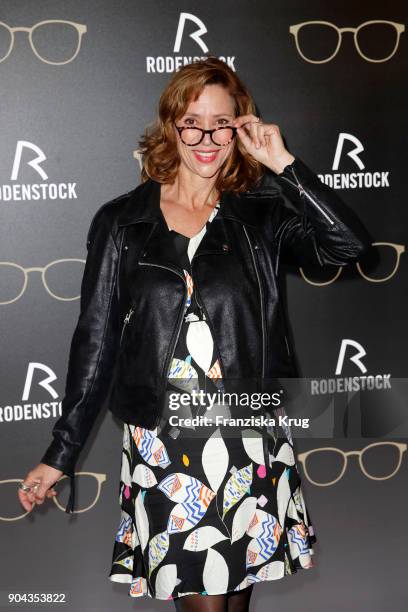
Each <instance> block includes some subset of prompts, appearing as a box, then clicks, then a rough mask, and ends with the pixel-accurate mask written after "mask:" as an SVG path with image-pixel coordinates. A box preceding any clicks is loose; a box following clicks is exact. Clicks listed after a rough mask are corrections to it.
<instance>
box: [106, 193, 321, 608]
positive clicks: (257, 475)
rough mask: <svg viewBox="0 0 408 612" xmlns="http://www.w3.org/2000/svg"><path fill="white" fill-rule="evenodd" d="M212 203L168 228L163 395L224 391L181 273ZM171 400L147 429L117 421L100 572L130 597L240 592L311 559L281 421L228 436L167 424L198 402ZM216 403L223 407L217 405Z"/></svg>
mask: <svg viewBox="0 0 408 612" xmlns="http://www.w3.org/2000/svg"><path fill="white" fill-rule="evenodd" d="M218 208H219V204H218V205H217V206H216V207H215V208H214V209H213V211H212V213H211V215H210V218H209V219H208V221H207V223H206V224H205V226H204V227H203V228H202V230H201V231H200V232H199V233H198V234H196V235H195V236H193V237H192V238H188V237H186V236H184V235H183V234H180V233H178V232H175V231H173V230H170V228H169V231H172V233H173V236H174V244H175V247H176V249H177V251H178V253H179V256H180V263H181V264H182V268H183V271H184V275H185V279H186V282H187V287H188V299H187V302H186V306H185V312H184V321H183V324H182V327H181V331H180V335H179V338H178V341H177V345H176V348H175V352H174V355H173V360H172V363H171V367H170V373H169V378H168V387H167V389H168V394H171V393H174V392H180V391H181V392H183V393H185V392H186V391H187V392H189V393H190V394H192V392H193V390H195V391H196V392H199V390H200V389H202V390H205V392H207V393H210V392H212V391H214V390H215V391H216V390H219V389H222V388H223V387H222V376H221V369H220V360H219V355H218V353H217V347H216V346H215V344H214V342H213V338H212V335H211V330H210V327H209V325H208V324H207V321H206V317H205V313H204V312H203V310H202V309H201V308H200V305H199V301H198V299H197V296H195V295H194V281H193V278H192V272H191V259H192V257H193V255H194V253H195V250H196V249H197V247H198V245H199V243H200V241H201V239H202V238H203V236H204V234H205V232H206V231H207V230H208V229H209V227H210V223H211V222H212V220H213V219H214V217H215V215H216V214H217V212H218ZM169 405H170V404H167V413H166V410H165V414H164V416H163V420H162V423H163V425H162V424H161V425H159V426H158V427H156V429H154V430H149V429H145V428H143V427H138V426H135V425H132V424H129V423H124V429H123V449H122V464H121V476H120V486H119V504H120V509H121V513H120V522H119V526H118V529H117V533H116V537H115V542H114V548H113V555H112V564H111V570H110V574H109V578H110V580H112V581H114V582H122V583H126V584H127V585H128V589H129V590H128V595H129V596H130V597H142V596H148V597H151V598H156V599H162V600H172V599H176V598H178V597H183V596H185V595H190V594H197V593H199V594H202V595H215V594H220V593H227V592H230V591H239V590H241V589H244V588H246V587H248V586H250V585H251V584H253V583H256V582H262V581H270V580H276V579H279V578H282V577H283V576H286V575H289V574H294V573H296V572H297V570H299V569H302V568H310V567H313V561H312V555H313V552H314V551H313V544H314V542H315V541H316V536H315V534H314V530H313V526H312V524H311V520H310V515H309V513H308V510H307V508H306V505H305V501H304V498H303V494H302V488H301V480H300V476H299V472H298V468H297V464H296V461H295V456H294V448H293V440H292V435H291V430H290V428H289V427H286V425H282V426H280V425H279V426H278V425H274V426H273V427H271V428H269V427H268V428H267V431H265V430H262V429H261V428H255V427H254V428H251V429H242V430H239V435H235V436H228V435H226V433H227V427H226V426H215V423H214V424H213V425H211V426H209V425H202V426H198V425H197V426H195V427H191V426H190V427H181V426H175V425H171V424H170V422H169V417H170V416H172V415H174V414H177V417H178V418H179V417H184V416H189V417H195V416H199V413H203V407H202V406H201V407H200V405H199V407H198V408H197V405H196V404H194V403H193V402H190V404H188V405H187V406H183V407H182V406H180V407H179V408H180V409H179V410H178V411H177V412H172V411H171V410H170V408H169V407H168V406H169ZM204 408H205V407H204ZM215 409H216V406H214V407H213V408H212V411H213V412H214V410H215ZM218 409H219V410H221V411H222V413H223V414H225V410H226V407H225V405H222V406H218ZM227 409H228V407H227ZM180 410H181V413H180ZM204 412H205V409H204ZM273 412H274V413H275V417H276V418H277V417H278V416H279V415H280V414H281V415H285V414H286V413H285V411H284V409H283V408H282V407H279V408H278V409H277V410H274V411H273ZM272 416H273V415H272ZM277 422H278V421H277Z"/></svg>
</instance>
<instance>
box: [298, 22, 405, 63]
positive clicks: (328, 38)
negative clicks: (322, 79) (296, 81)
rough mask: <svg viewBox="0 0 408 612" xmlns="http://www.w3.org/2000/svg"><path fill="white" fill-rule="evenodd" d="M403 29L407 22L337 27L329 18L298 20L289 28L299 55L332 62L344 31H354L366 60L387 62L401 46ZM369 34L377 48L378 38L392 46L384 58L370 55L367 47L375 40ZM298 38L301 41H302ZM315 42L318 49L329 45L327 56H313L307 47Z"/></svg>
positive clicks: (318, 60) (318, 61)
mask: <svg viewBox="0 0 408 612" xmlns="http://www.w3.org/2000/svg"><path fill="white" fill-rule="evenodd" d="M404 31H405V25H404V24H403V23H396V22H395V21H387V20H384V19H372V20H370V21H365V22H364V23H361V24H360V25H359V26H358V27H356V28H338V27H337V26H336V25H335V24H334V23H331V22H330V21H304V22H303V23H297V24H295V25H291V26H290V27H289V32H290V34H292V35H293V36H294V38H295V44H296V48H297V50H298V53H299V55H300V56H301V57H302V58H303V59H304V60H305V61H306V62H310V63H311V64H324V63H326V62H330V61H331V60H332V59H333V58H334V57H335V56H336V55H337V53H338V52H339V49H340V45H341V42H342V36H343V33H344V32H352V33H353V40H354V44H355V47H356V49H357V51H358V53H359V54H360V56H361V57H362V58H363V59H365V60H366V61H367V62H374V63H379V62H387V61H388V60H389V59H390V58H391V57H392V56H393V55H394V54H395V52H396V50H397V48H398V45H399V41H400V36H401V34H402V32H404ZM370 36H371V37H372V38H373V39H374V40H375V46H376V47H378V42H379V41H384V42H387V43H389V48H388V49H387V53H384V57H380V58H378V57H377V58H375V57H372V56H370V53H369V51H368V49H367V48H366V47H367V46H368V44H370V42H371V43H372V41H369V40H368V38H369V37H370ZM386 38H389V40H386ZM299 39H302V40H301V41H300V40H299ZM316 43H317V44H319V46H320V49H319V51H320V50H321V48H322V47H323V46H324V45H326V47H327V49H326V53H327V56H325V57H324V58H323V59H314V58H312V57H310V56H308V53H307V52H305V47H307V46H308V45H309V46H310V45H312V44H313V45H315V44H316ZM333 49H334V50H333ZM390 49H391V50H390ZM308 51H310V49H308Z"/></svg>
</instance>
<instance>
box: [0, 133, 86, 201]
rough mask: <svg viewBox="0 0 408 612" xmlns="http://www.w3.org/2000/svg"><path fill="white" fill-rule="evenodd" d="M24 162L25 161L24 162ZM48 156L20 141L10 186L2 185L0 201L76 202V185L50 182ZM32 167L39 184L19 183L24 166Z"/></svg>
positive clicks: (28, 143)
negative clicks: (46, 165) (47, 166)
mask: <svg viewBox="0 0 408 612" xmlns="http://www.w3.org/2000/svg"><path fill="white" fill-rule="evenodd" d="M23 160H24V161H23ZM46 160H47V156H46V155H45V153H44V151H43V150H42V149H40V147H39V146H38V145H36V144H34V143H32V142H29V141H28V140H19V141H18V142H17V145H16V151H15V154H14V161H13V167H12V170H11V175H10V184H3V185H0V200H1V201H3V202H14V201H19V200H75V199H77V197H78V196H77V193H76V185H77V184H76V183H74V182H72V181H70V182H61V183H59V182H58V183H57V182H49V181H48V174H47V173H46V171H45V169H44V166H45V162H46ZM24 165H26V166H30V168H32V170H34V171H35V172H36V173H37V174H38V176H39V177H40V182H38V183H22V182H18V178H19V176H20V174H21V172H22V168H23V166H24Z"/></svg>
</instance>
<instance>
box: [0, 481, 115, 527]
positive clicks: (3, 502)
mask: <svg viewBox="0 0 408 612" xmlns="http://www.w3.org/2000/svg"><path fill="white" fill-rule="evenodd" d="M75 477H76V481H77V482H76V485H75V486H76V487H77V493H76V498H77V499H78V500H79V501H80V504H81V507H80V508H79V509H78V510H74V513H75V514H79V513H81V512H87V511H88V510H90V509H91V508H93V507H94V506H95V504H96V503H97V502H98V500H99V498H100V495H101V489H102V485H103V483H104V482H106V474H100V473H98V472H75ZM68 478H69V477H68V476H67V475H66V474H63V475H62V476H61V478H59V479H58V480H57V482H56V483H55V485H54V489H55V491H56V492H57V495H54V496H52V497H51V498H50V499H52V501H53V502H54V504H55V505H56V506H57V508H58V510H61V512H65V508H66V505H67V499H68V495H69V493H70V486H69V481H68ZM20 482H22V480H21V478H9V479H7V480H0V508H1V514H0V521H19V520H21V519H23V518H24V517H25V516H27V514H30V512H32V510H33V508H32V509H31V510H27V511H24V512H23V513H21V504H20V502H19V499H18V497H17V496H16V494H15V487H16V484H17V483H20ZM61 482H62V484H60V483H61ZM1 485H3V486H1ZM7 485H9V486H7ZM77 505H79V504H77ZM16 506H17V507H16ZM34 507H35V506H34Z"/></svg>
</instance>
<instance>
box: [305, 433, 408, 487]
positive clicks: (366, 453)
mask: <svg viewBox="0 0 408 612" xmlns="http://www.w3.org/2000/svg"><path fill="white" fill-rule="evenodd" d="M407 447H408V445H407V444H406V443H405V442H373V443H372V444H369V445H368V446H366V447H364V448H363V449H361V450H351V451H346V452H345V451H343V450H341V449H340V448H336V447H334V446H324V447H322V448H314V449H312V450H309V451H306V452H304V453H299V454H298V460H299V461H300V462H301V464H302V466H303V470H304V472H305V475H306V478H307V479H308V480H309V482H311V483H313V484H314V485H316V486H318V487H329V486H331V485H333V484H335V483H336V482H338V481H339V480H340V479H341V478H342V477H343V475H344V473H345V471H346V468H347V462H348V458H349V457H352V456H354V455H355V456H356V457H358V462H359V465H360V468H361V471H362V472H363V474H364V475H365V476H366V477H367V478H370V479H371V480H388V478H392V477H393V476H394V475H395V474H396V473H397V472H398V470H399V468H400V466H401V461H402V456H403V454H404V453H405V452H406V450H407ZM311 457H314V458H315V459H317V458H319V460H321V461H320V463H319V465H317V464H316V465H315V464H314V462H313V459H311ZM378 465H381V466H382V467H383V469H384V474H383V475H379V474H378V472H377V470H378ZM319 467H320V469H318V468H319ZM330 471H331V473H330ZM311 472H314V473H313V476H314V478H312V476H311ZM329 476H332V478H331V479H330V480H329Z"/></svg>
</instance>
